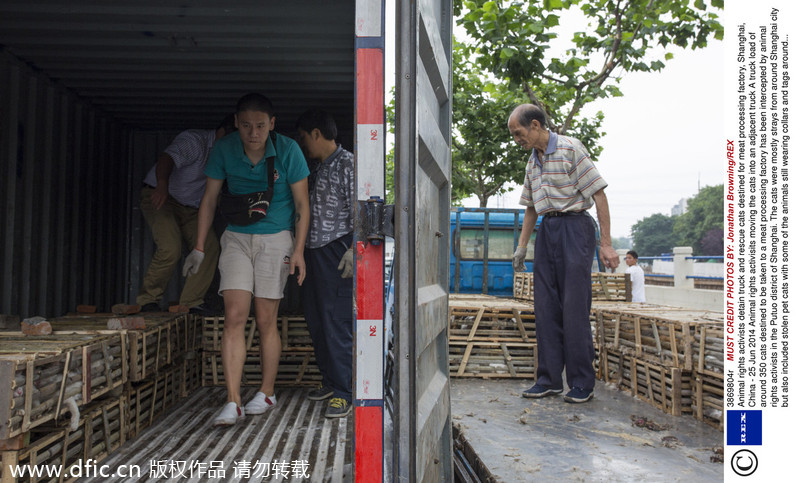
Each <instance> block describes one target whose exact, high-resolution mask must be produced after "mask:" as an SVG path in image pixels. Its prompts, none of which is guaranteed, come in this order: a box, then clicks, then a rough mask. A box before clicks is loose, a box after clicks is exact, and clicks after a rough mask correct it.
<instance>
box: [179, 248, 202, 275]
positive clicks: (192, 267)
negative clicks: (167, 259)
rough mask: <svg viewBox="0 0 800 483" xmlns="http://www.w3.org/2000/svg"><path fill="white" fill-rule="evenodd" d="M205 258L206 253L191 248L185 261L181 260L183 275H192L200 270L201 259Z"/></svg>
mask: <svg viewBox="0 0 800 483" xmlns="http://www.w3.org/2000/svg"><path fill="white" fill-rule="evenodd" d="M204 258H206V254H205V253H203V252H201V251H200V250H198V249H197V248H195V249H194V250H192V253H190V254H189V255H188V256H187V257H186V261H185V262H183V276H184V277H186V276H189V275H194V274H195V273H197V271H198V270H200V264H202V263H203V259H204Z"/></svg>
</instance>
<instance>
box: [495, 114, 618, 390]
mask: <svg viewBox="0 0 800 483" xmlns="http://www.w3.org/2000/svg"><path fill="white" fill-rule="evenodd" d="M546 125H547V124H546V118H545V114H544V112H543V111H542V110H541V109H540V108H538V107H537V106H534V105H533V104H523V105H520V106H518V107H517V108H516V109H514V111H513V112H512V113H511V116H510V117H509V119H508V130H509V131H510V132H511V136H512V137H513V138H514V141H515V142H516V143H517V144H519V145H520V146H522V147H523V148H525V149H530V150H531V156H530V158H529V160H528V165H527V168H526V172H525V184H524V186H523V190H522V195H521V196H520V201H519V202H520V204H521V205H524V206H526V209H525V217H524V218H523V221H522V232H521V233H520V239H519V246H518V247H517V250H516V251H515V252H514V259H513V264H514V269H515V270H517V271H523V270H525V255H526V252H527V248H526V247H527V245H528V241H529V240H530V237H531V234H532V233H533V229H534V227H535V226H536V221H537V219H538V216H539V215H543V218H542V222H541V223H540V225H539V229H538V232H537V234H536V239H535V245H534V250H535V258H534V261H533V293H534V305H535V309H534V311H535V314H536V339H537V347H538V351H539V357H538V360H537V368H536V384H535V385H534V386H533V387H531V388H530V389H528V390H526V391H525V392H523V394H522V395H523V396H524V397H531V398H541V397H545V396H550V395H556V394H561V392H562V391H563V381H562V376H561V374H562V371H564V369H565V368H566V375H567V385H568V386H569V388H570V391H569V392H568V393H567V394H566V395H565V396H564V399H565V400H566V401H567V402H572V403H583V402H586V401H588V400H590V399H591V398H592V396H593V394H594V379H595V378H594V368H593V366H592V362H593V361H594V346H593V342H592V330H591V326H590V324H589V310H590V309H591V303H592V279H591V270H592V258H593V256H594V253H595V229H594V222H593V221H592V219H591V217H590V216H588V212H587V210H588V209H589V208H591V207H592V206H593V205H596V206H597V219H598V223H599V225H600V260H601V261H602V262H603V263H604V264H605V266H606V267H610V268H615V267H616V266H617V265H618V264H619V256H618V255H617V253H616V251H614V248H613V247H612V246H611V232H610V226H611V221H610V215H609V210H608V200H607V199H606V195H605V191H604V190H605V187H606V186H607V185H608V183H606V182H605V180H604V179H603V178H602V177H601V176H600V173H599V172H598V171H597V169H596V168H595V166H594V163H593V162H592V160H591V159H590V158H589V154H588V152H587V151H586V148H585V147H584V146H583V144H582V143H581V142H580V141H578V140H577V139H574V138H571V137H568V136H562V135H559V134H556V133H554V132H551V131H549V130H548V129H547V128H546V127H545V126H546Z"/></svg>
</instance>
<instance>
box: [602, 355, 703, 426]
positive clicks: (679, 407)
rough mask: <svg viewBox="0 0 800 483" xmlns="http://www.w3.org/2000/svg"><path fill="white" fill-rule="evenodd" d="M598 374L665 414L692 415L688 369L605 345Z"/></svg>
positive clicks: (690, 383) (690, 377) (689, 373)
mask: <svg viewBox="0 0 800 483" xmlns="http://www.w3.org/2000/svg"><path fill="white" fill-rule="evenodd" d="M600 374H601V375H602V378H603V380H604V381H605V382H608V383H612V384H616V385H617V387H618V388H619V389H620V390H622V391H626V392H628V393H630V394H631V395H632V396H634V397H637V398H639V399H642V400H643V401H646V402H648V403H650V404H651V405H652V406H654V407H656V408H658V409H660V410H661V411H663V412H665V413H667V414H672V415H673V416H680V415H681V414H692V372H691V371H686V370H683V369H681V368H678V367H673V366H668V365H662V364H658V363H654V362H651V361H648V360H643V359H639V358H637V357H636V356H635V355H633V354H625V353H624V352H620V351H615V350H613V349H608V348H607V349H606V350H601V351H600Z"/></svg>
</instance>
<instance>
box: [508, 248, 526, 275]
mask: <svg viewBox="0 0 800 483" xmlns="http://www.w3.org/2000/svg"><path fill="white" fill-rule="evenodd" d="M527 254H528V247H525V246H522V245H520V246H518V247H517V249H516V251H514V258H512V259H511V264H512V265H514V271H515V272H524V271H525V255H527Z"/></svg>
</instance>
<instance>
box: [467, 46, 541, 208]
mask: <svg viewBox="0 0 800 483" xmlns="http://www.w3.org/2000/svg"><path fill="white" fill-rule="evenodd" d="M470 53H471V50H470V49H469V48H467V46H465V45H464V44H461V43H459V42H455V43H454V46H453V137H452V157H453V169H452V191H451V199H452V200H453V202H454V203H458V201H459V200H461V199H463V198H467V197H469V196H471V195H473V194H475V195H477V196H478V200H479V201H480V206H481V207H486V203H487V201H488V200H489V197H491V196H494V195H498V194H502V193H504V192H506V191H508V190H509V189H510V188H508V187H506V185H507V183H508V182H509V181H512V180H513V181H514V182H516V183H517V184H522V182H523V178H524V176H525V165H526V163H527V153H526V152H525V151H524V150H523V149H522V148H520V147H519V146H517V145H516V143H514V142H513V140H512V139H511V136H510V135H509V133H508V126H507V121H508V115H509V114H510V113H511V110H513V109H514V107H515V106H517V105H518V104H520V103H522V102H525V98H524V96H522V94H521V93H520V92H513V91H509V89H508V86H507V85H506V84H505V83H498V84H494V83H492V82H491V81H490V80H489V79H487V78H486V76H485V75H481V73H480V70H479V69H478V68H476V67H475V65H474V64H473V63H472V61H471V60H470Z"/></svg>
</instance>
